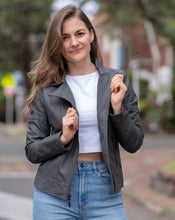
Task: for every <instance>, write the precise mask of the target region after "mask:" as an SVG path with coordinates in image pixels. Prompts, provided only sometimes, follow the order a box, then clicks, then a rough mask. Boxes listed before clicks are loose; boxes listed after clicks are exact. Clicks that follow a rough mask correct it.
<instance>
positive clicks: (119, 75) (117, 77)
mask: <svg viewBox="0 0 175 220" xmlns="http://www.w3.org/2000/svg"><path fill="white" fill-rule="evenodd" d="M112 79H121V80H122V81H123V75H121V74H116V75H114V76H113V78H112Z"/></svg>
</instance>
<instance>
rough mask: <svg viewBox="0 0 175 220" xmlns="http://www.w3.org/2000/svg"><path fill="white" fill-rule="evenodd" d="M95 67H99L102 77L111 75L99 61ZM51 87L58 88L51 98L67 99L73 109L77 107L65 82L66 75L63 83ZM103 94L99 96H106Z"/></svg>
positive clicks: (54, 83) (63, 77)
mask: <svg viewBox="0 0 175 220" xmlns="http://www.w3.org/2000/svg"><path fill="white" fill-rule="evenodd" d="M95 65H96V67H97V70H98V72H99V74H100V76H102V75H104V74H106V73H109V70H108V68H105V67H104V66H103V65H102V64H101V63H100V62H99V61H98V60H97V59H95ZM100 81H101V80H100ZM105 81H106V80H105ZM100 84H101V83H100ZM102 84H105V83H102ZM50 86H51V87H58V88H57V89H55V90H54V91H53V92H51V93H50V95H51V96H57V97H60V98H63V99H66V100H68V101H69V102H70V103H71V104H72V106H73V107H75V106H76V104H75V100H74V97H73V94H72V92H71V90H70V88H69V86H68V84H67V82H66V80H65V74H63V75H62V83H60V84H58V83H56V82H53V83H52V84H50ZM103 86H105V85H103ZM103 86H102V85H101V86H100V88H99V89H100V91H101V89H102V90H104V88H105V87H103ZM101 92H102V91H101ZM101 92H100V93H99V95H100V94H104V93H103V92H102V93H101ZM100 100H101V99H100Z"/></svg>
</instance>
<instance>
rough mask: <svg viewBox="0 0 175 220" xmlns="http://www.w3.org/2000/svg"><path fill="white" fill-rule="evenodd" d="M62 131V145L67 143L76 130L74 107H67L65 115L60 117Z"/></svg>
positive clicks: (76, 122)
mask: <svg viewBox="0 0 175 220" xmlns="http://www.w3.org/2000/svg"><path fill="white" fill-rule="evenodd" d="M62 125H63V133H62V135H61V136H60V141H61V142H62V144H63V145H66V144H68V143H69V141H70V140H71V139H72V138H73V137H74V135H75V133H76V131H77V130H78V115H77V112H76V110H75V109H74V108H68V110H67V112H66V115H65V116H64V117H63V118H62Z"/></svg>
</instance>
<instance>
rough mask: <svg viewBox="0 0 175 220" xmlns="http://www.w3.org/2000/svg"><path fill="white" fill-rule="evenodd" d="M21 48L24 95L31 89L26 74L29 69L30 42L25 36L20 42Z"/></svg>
mask: <svg viewBox="0 0 175 220" xmlns="http://www.w3.org/2000/svg"><path fill="white" fill-rule="evenodd" d="M21 47H22V53H21V55H22V58H21V60H22V63H21V67H22V72H23V74H24V81H25V87H26V93H27V94H28V92H29V91H30V89H31V82H30V79H29V77H28V76H27V73H28V72H29V71H30V69H31V50H30V42H29V41H28V39H27V36H23V37H22V40H21Z"/></svg>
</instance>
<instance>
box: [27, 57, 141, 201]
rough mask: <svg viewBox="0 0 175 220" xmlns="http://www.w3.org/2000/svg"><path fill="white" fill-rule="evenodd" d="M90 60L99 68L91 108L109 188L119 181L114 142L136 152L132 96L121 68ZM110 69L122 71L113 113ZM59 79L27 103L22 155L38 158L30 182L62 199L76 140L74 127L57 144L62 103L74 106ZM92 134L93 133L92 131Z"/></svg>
mask: <svg viewBox="0 0 175 220" xmlns="http://www.w3.org/2000/svg"><path fill="white" fill-rule="evenodd" d="M95 62H96V67H97V69H98V71H99V74H100V76H99V81H98V88H97V114H98V116H97V117H98V127H99V133H100V142H101V147H102V152H103V158H104V161H105V163H106V166H107V169H108V171H109V173H110V175H111V185H112V191H113V193H115V192H117V191H119V190H120V189H121V187H122V186H123V174H122V168H121V161H120V153H119V144H120V145H121V146H122V147H123V148H124V149H125V150H126V151H128V152H131V153H134V152H136V151H137V150H138V149H139V148H140V146H141V145H142V142H143V136H144V135H143V131H142V126H141V122H140V117H139V110H138V103H137V97H136V95H135V93H134V91H133V89H132V87H131V85H130V83H129V79H128V76H127V75H126V74H125V72H124V71H121V70H115V69H110V68H105V67H104V66H103V65H102V64H100V63H99V62H98V60H96V61H95ZM115 74H123V75H124V83H125V84H126V86H127V92H126V94H125V97H124V100H123V104H122V111H121V112H120V113H119V114H117V115H114V114H113V111H112V107H111V105H110V97H111V89H110V83H111V79H112V77H113V76H114V75H115ZM62 81H63V82H62V83H60V84H57V83H52V84H51V85H49V86H48V87H46V88H41V89H40V90H39V91H38V93H37V96H36V98H35V100H34V101H33V103H32V106H31V113H30V116H29V123H28V131H27V138H26V146H25V151H26V156H27V158H28V159H29V160H30V161H31V162H32V163H39V164H40V165H39V168H38V171H37V174H36V177H35V187H36V188H37V189H39V190H41V191H43V192H46V193H48V194H50V195H53V196H56V197H58V198H61V199H64V200H68V198H69V190H70V184H71V180H72V177H73V175H74V171H75V169H76V164H77V158H78V152H79V143H78V131H77V132H76V134H75V136H74V138H73V139H72V140H71V141H70V142H69V143H68V144H67V145H66V146H63V145H62V143H61V142H60V139H59V136H60V135H61V133H62V117H63V116H64V115H65V114H66V111H67V108H68V107H71V106H72V107H74V108H75V109H76V105H75V100H74V98H73V95H72V92H71V90H70V88H69V87H68V85H67V83H66V81H65V78H64V75H63V79H62ZM77 112H78V111H77ZM94 135H95V134H94Z"/></svg>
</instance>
